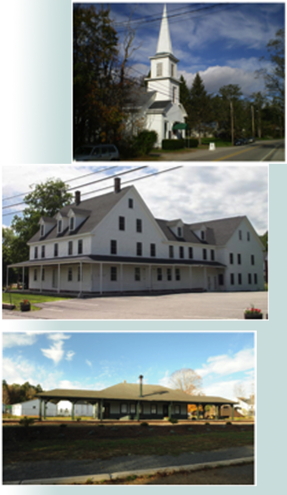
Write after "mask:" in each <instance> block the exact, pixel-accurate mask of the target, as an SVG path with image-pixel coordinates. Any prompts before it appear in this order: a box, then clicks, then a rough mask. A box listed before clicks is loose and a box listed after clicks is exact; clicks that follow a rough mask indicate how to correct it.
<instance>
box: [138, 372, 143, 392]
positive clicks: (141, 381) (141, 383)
mask: <svg viewBox="0 0 287 495" xmlns="http://www.w3.org/2000/svg"><path fill="white" fill-rule="evenodd" d="M139 379H140V397H142V396H143V376H142V375H140V376H139Z"/></svg>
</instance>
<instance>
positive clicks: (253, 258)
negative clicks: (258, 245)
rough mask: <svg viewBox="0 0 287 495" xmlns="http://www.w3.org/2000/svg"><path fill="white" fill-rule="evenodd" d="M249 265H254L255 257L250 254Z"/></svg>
mask: <svg viewBox="0 0 287 495" xmlns="http://www.w3.org/2000/svg"><path fill="white" fill-rule="evenodd" d="M251 265H255V256H254V254H251Z"/></svg>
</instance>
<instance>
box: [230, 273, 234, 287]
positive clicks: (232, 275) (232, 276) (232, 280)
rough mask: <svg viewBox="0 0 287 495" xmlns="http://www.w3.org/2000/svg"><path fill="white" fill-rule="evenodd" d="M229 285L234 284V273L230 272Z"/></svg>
mask: <svg viewBox="0 0 287 495" xmlns="http://www.w3.org/2000/svg"><path fill="white" fill-rule="evenodd" d="M230 285H234V273H230Z"/></svg>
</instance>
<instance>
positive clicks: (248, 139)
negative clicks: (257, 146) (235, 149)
mask: <svg viewBox="0 0 287 495" xmlns="http://www.w3.org/2000/svg"><path fill="white" fill-rule="evenodd" d="M247 141H248V143H255V138H254V137H249V138H247Z"/></svg>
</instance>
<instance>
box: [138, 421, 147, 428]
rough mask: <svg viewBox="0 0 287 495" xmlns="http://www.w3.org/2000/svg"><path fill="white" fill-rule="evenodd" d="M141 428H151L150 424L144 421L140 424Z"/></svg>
mask: <svg viewBox="0 0 287 495" xmlns="http://www.w3.org/2000/svg"><path fill="white" fill-rule="evenodd" d="M140 426H145V427H147V426H149V424H148V423H147V422H146V421H143V422H142V423H141V424H140Z"/></svg>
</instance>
